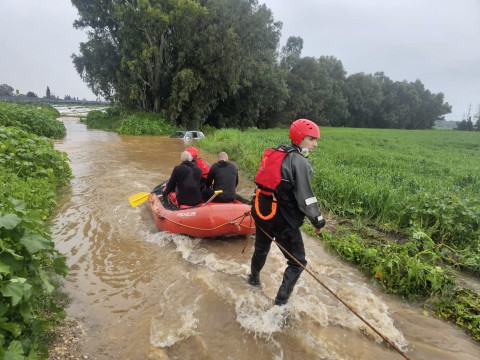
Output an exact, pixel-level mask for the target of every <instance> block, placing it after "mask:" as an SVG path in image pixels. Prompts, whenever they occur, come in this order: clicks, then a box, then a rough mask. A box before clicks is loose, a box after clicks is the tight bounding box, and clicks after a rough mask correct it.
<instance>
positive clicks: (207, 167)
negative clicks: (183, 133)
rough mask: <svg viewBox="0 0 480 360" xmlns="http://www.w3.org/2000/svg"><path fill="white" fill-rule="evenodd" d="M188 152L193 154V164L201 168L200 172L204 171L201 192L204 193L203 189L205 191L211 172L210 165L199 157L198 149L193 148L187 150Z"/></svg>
mask: <svg viewBox="0 0 480 360" xmlns="http://www.w3.org/2000/svg"><path fill="white" fill-rule="evenodd" d="M187 151H188V152H189V153H190V154H192V157H193V163H194V164H195V165H197V166H198V167H199V168H200V170H202V179H201V182H200V190H201V191H203V189H205V183H206V182H207V175H208V172H209V171H210V165H209V164H208V163H207V162H206V161H205V160H203V159H202V158H201V157H199V156H198V149H197V148H196V147H193V146H191V147H189V148H187Z"/></svg>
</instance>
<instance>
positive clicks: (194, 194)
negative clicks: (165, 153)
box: [163, 151, 202, 207]
mask: <svg viewBox="0 0 480 360" xmlns="http://www.w3.org/2000/svg"><path fill="white" fill-rule="evenodd" d="M180 158H181V161H182V163H181V164H180V165H177V166H175V167H174V168H173V171H172V175H171V176H170V180H169V181H168V184H167V187H166V188H165V190H164V191H163V197H164V199H166V198H167V197H168V194H170V193H171V192H173V191H175V189H176V193H177V203H178V206H179V207H180V206H182V205H187V206H195V205H198V204H200V203H201V202H202V193H201V191H200V179H201V178H202V170H200V168H198V167H197V166H196V165H195V164H194V163H193V162H192V159H193V158H192V154H190V153H189V152H188V151H184V152H182V155H181V157H180Z"/></svg>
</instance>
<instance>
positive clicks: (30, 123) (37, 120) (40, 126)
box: [0, 101, 66, 139]
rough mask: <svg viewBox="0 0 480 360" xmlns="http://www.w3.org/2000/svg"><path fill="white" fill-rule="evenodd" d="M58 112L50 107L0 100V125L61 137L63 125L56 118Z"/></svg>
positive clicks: (63, 132)
mask: <svg viewBox="0 0 480 360" xmlns="http://www.w3.org/2000/svg"><path fill="white" fill-rule="evenodd" d="M58 115H59V113H58V111H57V110H55V109H53V108H51V107H38V108H37V107H34V106H32V105H28V104H16V103H9V102H5V101H0V125H3V126H15V127H18V128H20V129H22V130H24V131H26V132H29V133H32V134H36V135H40V136H46V137H48V138H55V139H61V138H64V137H65V135H66V129H65V125H64V124H63V123H62V122H61V121H59V120H57V119H56V118H57V117H58Z"/></svg>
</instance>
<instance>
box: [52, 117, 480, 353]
mask: <svg viewBox="0 0 480 360" xmlns="http://www.w3.org/2000/svg"><path fill="white" fill-rule="evenodd" d="M61 120H62V121H64V123H65V125H66V127H67V137H66V138H65V139H64V140H62V141H57V142H56V148H57V149H58V150H61V151H65V152H66V153H67V154H68V155H69V157H70V161H71V166H72V170H73V173H74V175H75V179H73V180H72V181H71V185H70V187H69V188H68V189H67V191H66V192H65V194H64V195H63V197H62V198H61V201H60V203H59V206H58V209H57V212H56V214H55V216H54V218H53V221H52V232H53V238H54V241H55V243H56V246H57V248H58V249H59V250H60V251H61V252H62V253H63V254H65V255H66V257H67V259H68V260H67V263H68V265H69V266H70V268H71V271H70V273H69V275H68V277H67V278H66V281H65V287H66V291H68V292H69V293H70V295H71V297H72V303H71V305H70V307H69V308H68V312H69V314H70V315H71V316H73V317H75V318H78V319H79V320H80V321H81V323H82V326H83V328H84V330H85V332H86V343H85V346H84V350H85V354H87V355H88V356H89V358H91V359H132V360H133V359H135V360H136V359H138V360H140V359H142V360H143V359H240V360H243V359H252V358H253V359H256V360H263V359H401V358H402V356H401V355H400V354H398V353H397V352H395V351H394V350H393V349H392V348H390V347H388V346H387V345H385V343H383V342H382V341H381V338H380V337H379V336H378V335H375V334H374V333H373V332H372V331H371V330H370V329H369V328H368V327H367V326H366V325H365V324H364V323H363V322H361V321H360V320H359V319H358V318H357V317H356V316H355V315H354V314H353V313H352V312H351V311H349V310H348V309H347V308H346V307H345V306H343V305H342V304H341V303H340V302H339V301H338V300H336V299H335V298H334V297H332V296H331V295H329V293H328V292H327V291H326V290H325V289H324V288H323V287H322V286H321V285H320V284H318V283H317V282H316V281H315V280H314V279H313V278H312V277H311V276H310V275H309V274H307V273H306V272H304V273H303V274H302V276H301V278H300V280H299V282H298V283H297V286H296V288H295V291H294V293H293V295H292V297H291V300H290V302H289V303H288V305H287V306H285V307H274V306H272V304H273V299H274V298H275V295H276V292H277V289H278V286H279V285H280V283H281V279H282V274H283V270H284V268H285V266H286V265H285V260H284V258H283V255H281V253H280V251H278V249H276V248H275V246H272V251H271V253H270V255H269V257H268V260H267V263H266V266H265V268H264V270H263V271H262V274H261V276H262V281H263V286H262V288H261V289H257V288H252V287H251V286H249V285H248V284H247V283H246V279H247V276H248V274H249V267H250V258H251V255H252V251H253V239H252V238H249V239H245V238H233V239H226V240H218V239H215V240H212V239H209V240H207V239H205V240H201V239H193V238H189V237H185V236H179V235H173V234H168V233H160V232H158V231H157V229H156V227H155V225H154V222H153V220H152V218H151V215H150V213H149V212H148V209H147V207H146V204H142V205H141V206H139V207H137V208H132V207H130V205H129V203H128V197H129V196H130V195H133V194H136V193H138V192H143V191H149V190H151V189H152V188H153V187H155V186H156V185H158V184H159V183H161V182H162V181H164V180H165V179H166V178H168V177H169V176H170V173H171V171H172V169H173V167H174V166H175V165H177V164H179V163H180V153H181V152H182V151H183V150H184V149H185V148H186V147H187V145H186V144H184V143H183V141H182V140H178V139H170V138H167V137H136V136H118V135H116V134H114V133H108V132H103V131H98V130H87V129H86V127H85V125H83V124H81V123H80V122H79V120H78V119H77V118H72V117H64V118H61ZM225 150H226V151H227V152H228V149H225ZM200 156H201V157H203V158H204V159H205V160H207V161H208V162H209V163H210V164H211V163H213V162H215V157H214V156H213V155H209V154H205V153H204V152H203V151H202V150H200ZM230 156H231V158H235V155H234V154H230ZM238 190H239V191H238V192H239V193H240V194H241V195H243V196H246V197H249V196H250V195H251V194H252V193H253V183H252V182H250V181H248V179H246V178H245V177H244V176H242V179H241V182H240V184H239V188H238ZM246 241H248V243H247V246H246V249H245V252H244V253H242V250H243V248H244V246H245V243H246ZM305 247H306V251H307V259H308V261H309V268H310V269H311V270H312V271H313V272H314V273H315V274H316V276H317V277H318V278H319V279H320V280H321V281H322V282H323V283H324V284H325V285H327V286H328V287H329V288H330V289H332V290H333V291H334V292H335V293H336V294H338V296H339V297H340V298H342V299H343V300H344V301H346V302H347V303H348V304H350V305H351V306H352V307H353V308H354V309H355V310H356V311H357V312H358V313H359V314H361V315H362V316H363V317H364V318H365V319H367V320H368V321H369V322H370V323H371V324H372V325H374V326H375V327H376V328H377V329H378V330H379V331H380V332H381V333H382V334H384V335H385V336H386V337H388V338H389V339H391V340H392V341H393V342H395V344H396V345H397V346H399V347H400V348H401V349H402V351H405V352H406V354H407V355H408V356H409V357H410V358H411V359H465V360H469V359H472V360H473V359H479V358H480V344H479V343H476V342H474V341H473V340H470V339H469V337H468V336H467V335H466V334H465V333H464V332H463V331H462V330H461V329H459V328H457V327H455V326H453V325H450V324H447V323H445V322H443V321H440V320H437V319H433V318H430V317H427V316H425V315H423V314H422V312H421V310H419V309H417V308H416V307H413V306H410V305H408V304H406V303H404V302H402V301H401V300H400V299H398V298H396V297H392V296H388V295H385V294H383V293H382V292H381V291H380V290H379V289H377V288H376V287H375V286H374V285H373V284H372V283H371V281H370V280H369V279H366V278H365V277H364V276H362V275H361V274H360V273H359V271H357V270H356V269H355V268H353V267H351V266H349V265H348V264H345V263H343V262H341V261H339V260H338V259H337V258H336V257H335V255H331V254H329V253H326V252H325V251H324V249H323V247H322V244H321V243H320V242H318V241H316V240H314V239H312V238H305Z"/></svg>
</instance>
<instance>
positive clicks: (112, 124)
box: [83, 107, 176, 135]
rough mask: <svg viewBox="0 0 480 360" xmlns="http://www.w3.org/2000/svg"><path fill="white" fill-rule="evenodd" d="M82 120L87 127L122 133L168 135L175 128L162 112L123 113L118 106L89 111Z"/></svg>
mask: <svg viewBox="0 0 480 360" xmlns="http://www.w3.org/2000/svg"><path fill="white" fill-rule="evenodd" d="M83 121H84V122H85V123H86V124H87V127H88V128H94V129H102V130H109V131H115V132H117V133H119V134H122V135H168V134H171V133H172V132H173V131H175V129H176V128H175V127H174V126H173V125H171V124H169V123H168V122H167V121H166V119H165V117H164V116H163V115H162V114H157V113H147V112H141V111H138V112H133V113H123V112H122V110H121V109H120V108H118V107H109V108H107V109H106V111H98V110H95V111H90V112H89V113H88V114H87V116H86V117H85V118H84V119H83Z"/></svg>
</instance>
